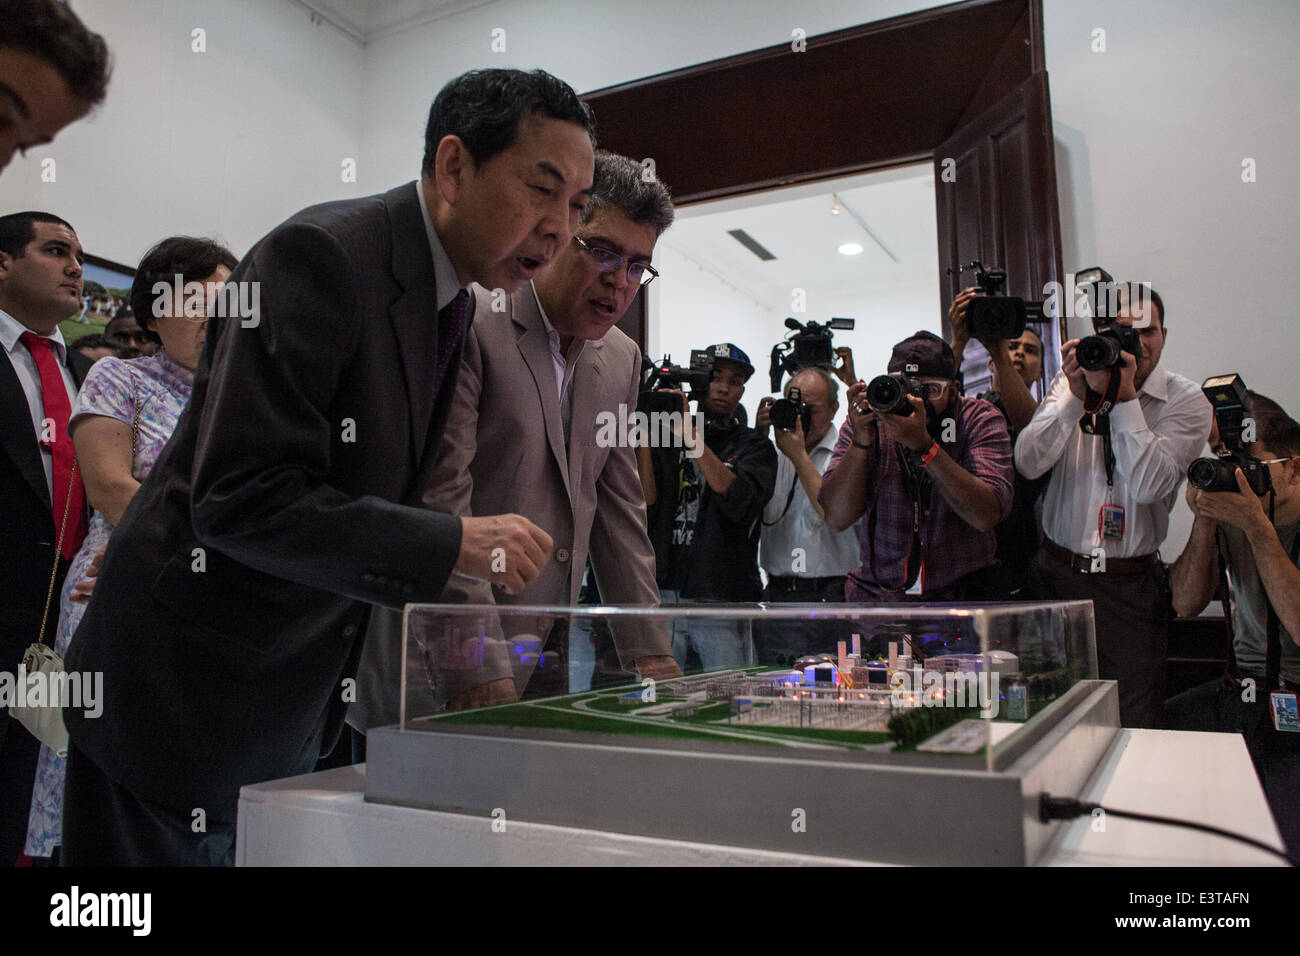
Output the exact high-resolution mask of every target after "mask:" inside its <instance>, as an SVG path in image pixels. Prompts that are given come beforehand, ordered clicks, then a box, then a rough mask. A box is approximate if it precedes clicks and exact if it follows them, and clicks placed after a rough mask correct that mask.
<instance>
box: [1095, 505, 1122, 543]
mask: <svg viewBox="0 0 1300 956" xmlns="http://www.w3.org/2000/svg"><path fill="white" fill-rule="evenodd" d="M1097 531H1098V533H1099V534H1100V535H1101V540H1103V541H1119V540H1120V539H1121V538H1123V537H1124V506H1123V505H1102V506H1101V512H1100V514H1098V516H1097Z"/></svg>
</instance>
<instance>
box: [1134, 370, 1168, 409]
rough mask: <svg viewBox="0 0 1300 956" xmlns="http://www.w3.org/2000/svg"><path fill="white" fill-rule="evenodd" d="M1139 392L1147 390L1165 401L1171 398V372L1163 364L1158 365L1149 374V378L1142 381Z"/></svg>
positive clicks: (1149, 393)
mask: <svg viewBox="0 0 1300 956" xmlns="http://www.w3.org/2000/svg"><path fill="white" fill-rule="evenodd" d="M1138 391H1139V392H1145V393H1146V394H1148V395H1150V396H1151V397H1152V398H1158V399H1160V401H1162V402H1165V401H1168V400H1169V373H1168V372H1166V371H1165V370H1164V367H1163V366H1160V365H1157V366H1156V367H1155V368H1153V369H1152V370H1151V374H1150V375H1148V376H1147V380H1146V381H1145V382H1143V383H1142V387H1141V388H1140V389H1138Z"/></svg>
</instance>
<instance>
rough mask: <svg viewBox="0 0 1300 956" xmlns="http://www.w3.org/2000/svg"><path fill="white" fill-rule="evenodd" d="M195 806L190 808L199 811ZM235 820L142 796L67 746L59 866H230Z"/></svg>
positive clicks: (72, 745)
mask: <svg viewBox="0 0 1300 956" xmlns="http://www.w3.org/2000/svg"><path fill="white" fill-rule="evenodd" d="M202 809H204V808H202V807H196V808H195V810H202ZM234 860H235V823H234V821H233V820H230V821H223V820H217V819H214V818H213V817H211V816H208V815H207V813H206V811H205V813H203V814H198V813H194V812H191V813H190V814H185V815H182V814H179V813H177V812H175V811H174V810H171V809H168V808H165V807H161V806H159V805H157V804H155V803H152V802H150V801H147V800H142V799H140V798H139V797H137V796H136V795H135V794H134V793H132V792H131V791H130V790H127V789H126V788H125V787H122V786H119V785H118V784H117V783H114V782H113V781H112V780H111V779H109V777H108V775H107V774H105V773H104V772H103V771H102V770H100V769H99V767H98V765H96V764H95V762H94V761H92V760H91V759H90V758H89V757H87V756H86V755H85V754H83V753H82V752H81V751H80V750H78V749H77V745H76V744H75V743H73V744H71V745H70V746H69V747H68V775H67V785H66V790H65V793H64V798H63V857H62V865H63V866H231V865H233V864H234Z"/></svg>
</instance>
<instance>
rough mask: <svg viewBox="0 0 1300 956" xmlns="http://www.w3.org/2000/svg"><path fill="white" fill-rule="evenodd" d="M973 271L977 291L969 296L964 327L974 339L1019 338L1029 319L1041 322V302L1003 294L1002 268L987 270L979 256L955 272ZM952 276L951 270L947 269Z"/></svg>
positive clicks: (1005, 281)
mask: <svg viewBox="0 0 1300 956" xmlns="http://www.w3.org/2000/svg"><path fill="white" fill-rule="evenodd" d="M969 270H974V272H975V285H976V286H978V287H979V290H980V294H979V295H977V296H975V298H973V299H971V301H970V305H969V306H968V307H967V309H966V329H967V331H968V332H969V333H970V337H971V338H973V339H1018V338H1020V336H1021V334H1022V333H1023V332H1024V331H1025V324H1026V323H1028V322H1042V321H1043V304H1042V303H1041V302H1026V301H1025V300H1024V299H1022V298H1020V297H1019V296H1014V295H1005V294H1004V293H1005V291H1006V288H1007V273H1006V270H1005V269H986V268H985V267H984V263H982V262H980V261H979V260H978V259H976V260H974V261H973V262H971V264H970V265H967V266H958V267H957V272H958V273H961V272H967V271H969ZM948 274H949V275H952V274H953V270H952V269H949V270H948Z"/></svg>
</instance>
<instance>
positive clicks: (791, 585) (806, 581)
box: [767, 574, 844, 591]
mask: <svg viewBox="0 0 1300 956" xmlns="http://www.w3.org/2000/svg"><path fill="white" fill-rule="evenodd" d="M836 583H838V584H843V583H844V575H842V574H838V575H837V574H832V575H830V576H829V577H825V578H794V577H783V576H782V575H779V574H774V575H772V576H771V577H769V578H768V579H767V586H768V587H769V588H770V589H771V590H773V591H821V590H823V589H825V588H828V587H830V586H831V585H832V584H836Z"/></svg>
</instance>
